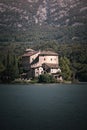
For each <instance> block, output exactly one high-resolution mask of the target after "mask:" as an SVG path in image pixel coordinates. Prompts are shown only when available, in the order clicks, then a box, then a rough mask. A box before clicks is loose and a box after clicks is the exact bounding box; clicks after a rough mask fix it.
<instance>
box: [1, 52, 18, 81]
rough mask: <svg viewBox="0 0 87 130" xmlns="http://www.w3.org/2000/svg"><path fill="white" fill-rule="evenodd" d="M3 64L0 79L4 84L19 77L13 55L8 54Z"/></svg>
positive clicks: (16, 62) (15, 59)
mask: <svg viewBox="0 0 87 130" xmlns="http://www.w3.org/2000/svg"><path fill="white" fill-rule="evenodd" d="M4 63H5V64H4ZM4 63H3V64H4V65H3V66H4V69H2V71H1V72H0V75H1V77H0V79H1V81H2V82H4V83H9V82H11V81H13V80H14V79H15V78H18V77H19V69H18V61H17V58H16V56H15V55H13V54H12V53H9V52H8V54H7V57H6V61H5V62H4Z"/></svg>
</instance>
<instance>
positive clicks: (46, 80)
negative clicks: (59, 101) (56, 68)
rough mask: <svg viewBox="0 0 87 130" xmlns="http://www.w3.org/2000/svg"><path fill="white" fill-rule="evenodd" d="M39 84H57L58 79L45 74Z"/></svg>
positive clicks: (39, 79) (40, 78) (41, 76)
mask: <svg viewBox="0 0 87 130" xmlns="http://www.w3.org/2000/svg"><path fill="white" fill-rule="evenodd" d="M38 82H39V83H55V82H56V79H55V78H54V77H53V76H52V75H49V74H43V75H40V76H39V77H38Z"/></svg>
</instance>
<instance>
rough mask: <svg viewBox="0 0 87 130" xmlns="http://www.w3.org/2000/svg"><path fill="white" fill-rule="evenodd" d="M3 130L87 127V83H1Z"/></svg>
mask: <svg viewBox="0 0 87 130" xmlns="http://www.w3.org/2000/svg"><path fill="white" fill-rule="evenodd" d="M0 130H87V84H76V85H75V84H73V85H71V84H45V85H41V84H36V85H0Z"/></svg>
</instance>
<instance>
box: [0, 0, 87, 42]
mask: <svg viewBox="0 0 87 130" xmlns="http://www.w3.org/2000/svg"><path fill="white" fill-rule="evenodd" d="M43 28H44V30H43ZM46 28H47V29H48V31H47V29H46ZM53 28H54V29H55V30H54V29H53ZM66 28H67V29H66ZM86 28H87V4H86V0H21V1H20V0H15V1H14V0H8V1H7V0H0V41H4V40H5V41H6V40H7V41H9V40H15V39H18V35H19V37H20V35H23V37H24V40H25V41H34V39H33V36H32V35H33V33H34V35H35V34H36V35H35V37H37V39H38V40H37V42H38V41H40V40H41V37H42V35H44V37H47V40H48V41H49V40H50V38H51V39H52V40H56V41H57V42H60V41H61V42H62V43H64V42H68V41H70V42H77V41H78V42H79V41H80V42H81V43H86V42H87V37H86V36H87V31H86ZM30 30H31V32H30ZM42 30H43V31H42ZM60 30H61V31H60ZM52 31H53V32H54V33H52ZM37 32H39V34H38V35H37ZM55 32H56V33H55ZM65 32H66V33H65ZM31 33H32V34H31ZM47 33H49V35H50V36H48V34H47ZM17 34H18V35H17ZM45 34H47V35H46V36H45ZM28 35H29V36H30V35H31V37H32V38H31V39H32V40H28V38H27V37H28ZM55 35H56V36H55ZM60 35H61V36H60ZM52 36H53V38H52ZM44 37H43V41H44V40H45V39H44ZM19 39H21V37H20V38H19Z"/></svg>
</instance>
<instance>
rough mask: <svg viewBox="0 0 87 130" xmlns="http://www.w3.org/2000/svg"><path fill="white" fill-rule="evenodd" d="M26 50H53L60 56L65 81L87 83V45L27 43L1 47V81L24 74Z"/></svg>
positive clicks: (5, 44)
mask: <svg viewBox="0 0 87 130" xmlns="http://www.w3.org/2000/svg"><path fill="white" fill-rule="evenodd" d="M26 48H33V49H35V50H39V49H41V50H52V51H55V52H57V53H58V54H59V63H60V68H61V70H62V76H63V78H64V79H65V80H72V81H73V82H74V81H87V45H86V44H84V46H83V45H81V44H72V45H69V44H62V45H60V44H57V43H56V42H44V43H43V44H37V45H32V44H31V45H29V44H27V43H26V44H25V43H9V44H8V43H4V44H2V45H0V79H1V80H3V81H4V82H6V81H11V80H14V79H15V78H18V77H20V74H22V73H23V69H22V65H21V56H22V54H23V53H24V51H25V49H26ZM8 77H9V80H8Z"/></svg>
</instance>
